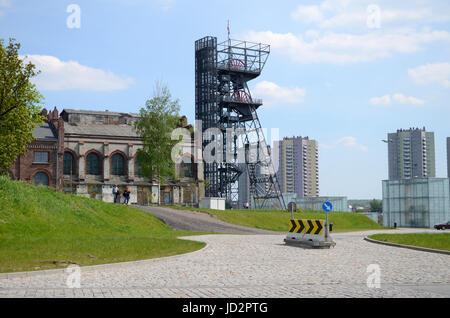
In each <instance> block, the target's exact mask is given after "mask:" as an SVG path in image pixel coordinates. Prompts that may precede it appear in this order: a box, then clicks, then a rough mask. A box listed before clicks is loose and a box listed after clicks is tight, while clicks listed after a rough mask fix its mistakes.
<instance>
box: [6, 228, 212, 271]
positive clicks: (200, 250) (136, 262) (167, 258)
mask: <svg viewBox="0 0 450 318" xmlns="http://www.w3.org/2000/svg"><path fill="white" fill-rule="evenodd" d="M189 238H191V237H190V236H182V237H179V239H182V240H187V241H189ZM191 241H196V242H201V243H205V244H206V245H205V247H203V248H202V249H199V250H197V251H193V252H190V253H184V254H178V255H172V256H166V257H159V258H151V259H146V260H139V261H130V262H121V263H111V264H99V265H92V266H80V268H81V270H82V271H87V272H89V271H92V270H96V269H102V268H105V269H109V268H115V267H123V266H129V265H145V264H151V263H156V262H162V261H166V260H169V259H173V258H180V257H184V256H187V255H192V254H196V253H200V252H203V251H205V250H206V249H208V248H209V244H208V243H207V242H204V241H200V240H191ZM71 265H74V264H71ZM66 269H67V268H58V269H47V270H42V271H30V272H12V273H0V279H9V278H27V277H34V276H40V275H43V276H45V275H52V274H67V272H66Z"/></svg>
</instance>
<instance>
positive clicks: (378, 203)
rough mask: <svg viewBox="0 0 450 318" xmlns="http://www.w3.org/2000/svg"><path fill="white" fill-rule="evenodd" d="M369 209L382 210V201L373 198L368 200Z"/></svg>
mask: <svg viewBox="0 0 450 318" xmlns="http://www.w3.org/2000/svg"><path fill="white" fill-rule="evenodd" d="M370 211H371V212H382V211H383V201H381V200H376V199H373V200H372V201H370Z"/></svg>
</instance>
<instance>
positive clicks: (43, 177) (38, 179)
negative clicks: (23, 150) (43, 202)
mask: <svg viewBox="0 0 450 318" xmlns="http://www.w3.org/2000/svg"><path fill="white" fill-rule="evenodd" d="M33 182H34V185H36V186H38V185H43V186H46V187H48V175H47V174H46V173H44V172H38V173H36V174H35V175H34V178H33Z"/></svg>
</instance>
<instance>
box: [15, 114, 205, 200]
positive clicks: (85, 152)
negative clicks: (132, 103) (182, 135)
mask: <svg viewBox="0 0 450 318" xmlns="http://www.w3.org/2000/svg"><path fill="white" fill-rule="evenodd" d="M43 114H44V115H45V116H46V117H47V121H46V123H45V124H44V125H42V126H41V127H38V128H37V129H36V130H35V132H34V135H35V138H36V140H35V141H33V142H32V143H31V144H30V145H29V146H28V150H29V151H28V152H27V153H26V154H25V155H21V156H20V157H19V158H18V159H17V161H16V162H15V163H14V165H13V166H12V167H11V168H10V169H9V172H10V175H11V178H12V179H16V180H25V181H27V182H29V183H33V184H36V185H37V184H43V185H47V186H50V187H54V188H56V189H57V190H58V191H63V192H66V193H73V194H76V195H80V196H85V197H90V198H95V199H99V200H102V201H105V202H113V194H112V187H113V186H114V185H115V184H117V185H118V186H119V188H120V189H121V190H122V191H123V190H124V189H125V188H126V187H129V188H130V190H131V198H130V202H131V203H135V204H141V205H146V204H157V203H163V204H180V205H196V204H197V203H198V202H199V199H200V198H201V197H202V196H203V193H204V190H203V169H202V165H197V164H196V163H195V162H194V160H193V156H192V155H191V154H193V153H194V152H193V151H194V147H193V142H192V141H191V142H190V143H186V144H183V145H182V154H181V155H180V158H179V160H177V162H176V171H177V176H178V177H177V180H174V181H168V182H166V183H165V184H163V185H159V184H158V182H157V181H156V180H149V179H148V178H145V177H143V176H142V175H141V173H140V164H139V162H138V160H137V156H136V155H137V151H138V149H140V148H142V146H143V143H142V141H141V139H140V138H139V136H138V135H137V134H136V132H135V130H134V122H135V121H136V119H138V115H137V114H124V113H114V112H108V111H105V112H100V111H84V110H70V109H65V110H63V111H62V112H61V114H58V111H57V109H56V108H55V109H54V110H53V111H52V112H50V113H47V111H46V110H45V109H44V111H43ZM182 120H184V121H186V119H185V118H183V119H182ZM180 122H181V121H180ZM200 162H201V161H200Z"/></svg>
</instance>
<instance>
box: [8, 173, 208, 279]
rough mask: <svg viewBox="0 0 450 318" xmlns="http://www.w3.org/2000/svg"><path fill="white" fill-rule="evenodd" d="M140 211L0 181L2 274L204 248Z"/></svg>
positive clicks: (152, 256)
mask: <svg viewBox="0 0 450 318" xmlns="http://www.w3.org/2000/svg"><path fill="white" fill-rule="evenodd" d="M189 234H193V233H191V232H178V231H173V230H172V229H170V228H169V227H167V226H166V225H164V224H163V223H161V222H160V221H159V220H157V219H156V218H154V217H153V216H151V215H150V214H147V213H144V212H142V211H141V210H138V209H135V208H132V207H127V206H123V205H113V204H108V203H104V202H100V201H97V200H92V199H86V198H81V197H76V196H70V195H64V194H60V193H56V192H55V191H53V190H50V189H47V188H44V187H34V186H30V185H26V184H24V183H21V182H12V181H10V180H8V179H7V178H4V177H0V272H13V271H27V270H38V269H39V270H42V269H54V268H59V267H64V266H67V264H70V263H76V264H79V265H82V266H85V265H96V264H104V263H115V262H124V261H133V260H140V259H150V258H155V257H164V256H170V255H176V254H181V253H186V252H191V251H195V250H198V249H200V248H202V247H203V246H204V243H200V242H193V241H185V240H179V239H177V236H182V235H189Z"/></svg>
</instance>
